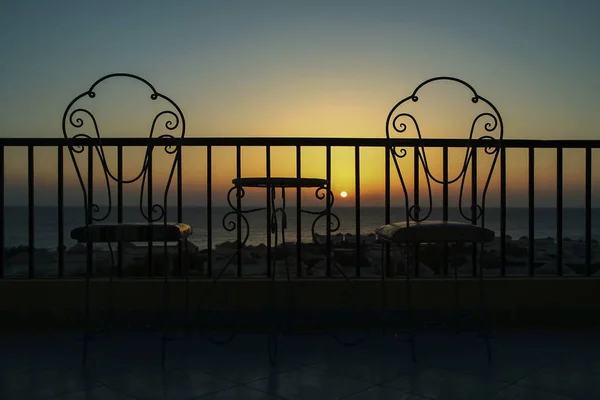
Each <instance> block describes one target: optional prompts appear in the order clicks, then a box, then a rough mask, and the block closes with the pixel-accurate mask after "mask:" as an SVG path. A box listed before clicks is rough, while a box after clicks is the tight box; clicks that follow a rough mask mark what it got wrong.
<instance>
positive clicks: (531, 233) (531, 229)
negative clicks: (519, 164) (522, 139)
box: [528, 147, 535, 276]
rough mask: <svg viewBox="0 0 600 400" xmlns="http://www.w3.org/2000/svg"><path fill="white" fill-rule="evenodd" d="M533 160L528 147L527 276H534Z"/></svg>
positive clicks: (532, 152) (532, 153)
mask: <svg viewBox="0 0 600 400" xmlns="http://www.w3.org/2000/svg"><path fill="white" fill-rule="evenodd" d="M534 171H535V159H534V148H533V147H529V257H528V258H529V262H528V264H529V276H533V275H534V274H535V270H534V260H535V253H534V251H535V241H534V240H535V230H534V227H535V190H534V187H535V186H534V185H535V177H534Z"/></svg>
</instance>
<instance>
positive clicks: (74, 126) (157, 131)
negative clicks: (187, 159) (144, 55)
mask: <svg viewBox="0 0 600 400" xmlns="http://www.w3.org/2000/svg"><path fill="white" fill-rule="evenodd" d="M116 78H129V79H132V80H134V81H136V82H140V83H142V84H144V85H145V86H146V87H147V88H148V89H149V90H150V95H149V100H150V101H161V100H162V101H164V102H165V103H166V104H165V107H166V108H167V109H163V110H162V111H159V112H158V113H157V114H156V115H155V116H154V118H153V120H152V124H151V127H150V130H149V133H148V136H147V137H148V138H170V139H173V144H167V145H165V146H164V151H165V153H166V154H168V155H171V156H172V158H173V163H172V165H171V169H170V172H169V175H168V177H167V183H166V186H165V190H164V203H163V204H159V203H156V204H152V205H151V206H149V205H147V204H145V203H146V202H145V200H146V199H147V197H145V196H149V195H150V194H149V187H151V182H150V180H149V178H148V175H149V169H150V168H149V167H150V160H151V157H152V154H153V152H154V146H152V145H148V146H147V147H146V150H145V154H144V158H143V162H142V164H141V167H140V170H139V172H136V173H134V174H133V177H132V178H128V179H125V178H122V177H119V174H115V173H114V170H113V169H111V167H110V165H109V162H108V161H107V156H106V152H105V149H104V146H103V143H102V139H103V137H102V136H101V132H100V126H99V121H98V119H97V118H96V115H95V114H94V113H93V112H92V111H91V110H90V107H86V106H83V105H81V103H82V102H83V101H84V100H86V99H92V101H90V103H93V100H94V99H97V97H99V96H97V91H98V93H99V90H98V89H99V86H100V84H104V83H107V81H109V80H111V81H112V80H114V79H116ZM161 107H162V106H161ZM161 130H162V132H161ZM62 132H63V135H64V137H65V138H66V139H78V141H79V142H78V143H74V142H73V141H69V142H68V145H67V147H68V149H69V153H70V155H71V159H72V161H73V165H74V168H75V172H76V175H77V179H78V180H79V184H80V186H81V189H82V190H83V199H84V204H85V210H86V213H89V214H88V218H87V219H88V220H87V223H91V222H92V221H104V220H106V219H107V218H108V217H109V216H110V215H111V212H112V208H113V199H112V193H111V183H113V182H114V183H116V184H119V183H120V184H132V183H135V182H141V188H140V199H139V208H140V212H141V214H142V216H143V218H144V220H146V221H148V222H156V221H160V220H161V219H162V218H163V217H164V215H165V211H166V210H165V207H166V204H167V195H168V192H169V188H170V186H171V183H172V180H173V176H174V174H175V170H176V167H177V164H178V163H179V162H181V146H180V144H179V143H178V140H176V139H177V138H183V137H184V135H185V118H184V116H183V113H182V111H181V109H180V108H179V106H178V105H177V104H176V103H175V102H173V101H172V100H171V99H170V98H169V97H167V96H165V95H163V94H161V93H159V92H157V91H156V89H155V88H154V86H152V85H151V84H150V83H149V82H148V81H147V80H145V79H143V78H141V77H139V76H136V75H133V74H127V73H115V74H109V75H106V76H103V77H102V78H100V79H98V80H97V81H96V82H94V83H93V84H92V86H91V87H90V88H89V89H88V90H87V91H85V92H83V93H81V94H80V95H78V96H77V97H75V98H74V99H73V100H72V101H71V103H69V105H68V106H67V108H66V109H65V112H64V114H63V118H62ZM85 139H88V140H90V141H92V140H93V141H94V142H93V144H90V145H85ZM82 140H83V143H84V144H81V143H80V142H81V141H82ZM89 146H93V148H92V149H91V150H92V151H93V152H94V153H95V155H96V157H97V159H99V161H100V165H101V168H102V175H103V184H104V185H106V193H107V201H108V204H107V206H106V207H105V209H104V210H102V207H101V206H99V205H98V204H96V203H95V202H91V203H90V201H89V188H88V187H87V185H86V183H85V180H84V177H83V176H82V172H81V168H80V166H79V165H78V162H77V157H76V156H77V155H79V154H82V153H84V150H85V149H86V148H89Z"/></svg>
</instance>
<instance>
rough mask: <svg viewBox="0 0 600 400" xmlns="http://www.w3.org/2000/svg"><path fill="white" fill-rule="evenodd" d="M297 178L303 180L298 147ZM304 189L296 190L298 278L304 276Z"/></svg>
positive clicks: (297, 147)
mask: <svg viewBox="0 0 600 400" xmlns="http://www.w3.org/2000/svg"><path fill="white" fill-rule="evenodd" d="M296 178H297V179H298V180H300V178H302V152H301V148H300V146H299V145H297V146H296ZM301 210H302V189H301V187H300V186H298V188H297V189H296V276H297V277H298V278H299V277H301V276H302V211H301Z"/></svg>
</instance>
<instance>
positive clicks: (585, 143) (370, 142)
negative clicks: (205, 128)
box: [0, 137, 600, 148]
mask: <svg viewBox="0 0 600 400" xmlns="http://www.w3.org/2000/svg"><path fill="white" fill-rule="evenodd" d="M174 142H177V143H179V144H180V145H181V146H233V145H240V146H292V147H293V146H336V147H337V146H339V147H344V146H361V147H385V146H399V147H411V146H426V147H444V146H447V147H465V146H475V147H487V146H489V145H490V142H491V141H489V140H487V141H486V140H480V141H470V140H469V139H441V138H440V139H416V138H410V139H403V138H398V139H386V138H318V137H279V138H273V137H185V138H175V139H168V138H151V139H148V138H127V137H123V138H103V139H102V141H101V142H100V141H99V140H98V139H65V138H22V137H21V138H0V145H2V146H40V147H44V146H47V147H56V146H61V145H62V146H67V145H72V146H73V145H100V144H102V145H103V146H142V147H146V146H148V145H153V146H166V145H173V144H174ZM500 147H505V148H530V147H533V148H600V140H574V139H568V140H537V139H503V140H502V141H501V143H500Z"/></svg>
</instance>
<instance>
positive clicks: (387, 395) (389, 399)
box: [344, 386, 428, 400]
mask: <svg viewBox="0 0 600 400" xmlns="http://www.w3.org/2000/svg"><path fill="white" fill-rule="evenodd" d="M344 400H428V399H427V398H425V397H421V396H417V395H415V394H411V393H405V392H400V391H398V390H396V389H391V388H388V387H383V386H375V387H372V388H370V389H367V390H365V391H363V392H360V393H357V394H353V395H351V396H348V397H344Z"/></svg>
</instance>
